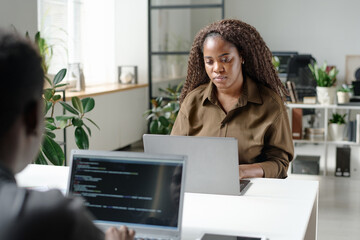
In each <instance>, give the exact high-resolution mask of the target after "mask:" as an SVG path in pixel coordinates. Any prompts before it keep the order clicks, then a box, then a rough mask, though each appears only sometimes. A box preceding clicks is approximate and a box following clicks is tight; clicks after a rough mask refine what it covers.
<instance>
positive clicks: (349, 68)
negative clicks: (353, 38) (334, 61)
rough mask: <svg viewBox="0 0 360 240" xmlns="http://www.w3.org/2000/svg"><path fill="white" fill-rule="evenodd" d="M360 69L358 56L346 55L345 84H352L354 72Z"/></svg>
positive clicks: (359, 56) (359, 57)
mask: <svg viewBox="0 0 360 240" xmlns="http://www.w3.org/2000/svg"><path fill="white" fill-rule="evenodd" d="M359 68H360V55H346V60H345V82H346V83H347V84H352V81H355V80H356V79H355V72H356V70H357V69H359Z"/></svg>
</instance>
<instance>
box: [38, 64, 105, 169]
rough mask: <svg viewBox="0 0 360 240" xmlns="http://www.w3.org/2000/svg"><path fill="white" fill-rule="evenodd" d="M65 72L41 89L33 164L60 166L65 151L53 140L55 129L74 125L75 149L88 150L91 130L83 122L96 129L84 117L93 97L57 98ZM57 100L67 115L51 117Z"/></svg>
mask: <svg viewBox="0 0 360 240" xmlns="http://www.w3.org/2000/svg"><path fill="white" fill-rule="evenodd" d="M65 75H66V69H62V70H60V71H59V72H58V73H57V74H56V75H55V77H54V79H53V80H52V81H50V80H49V82H50V85H51V86H50V87H49V88H46V89H44V94H43V99H44V105H45V110H44V120H45V132H44V135H43V138H44V140H43V143H42V145H41V147H40V152H39V156H38V158H37V159H36V160H35V163H37V164H48V162H50V163H52V164H54V165H60V166H61V165H64V160H65V154H64V151H63V149H62V148H61V146H60V145H61V143H59V142H58V141H56V140H55V138H56V134H55V133H56V130H60V129H64V128H68V127H75V132H74V137H75V143H76V145H77V147H78V148H79V149H88V148H89V136H91V130H90V128H89V126H88V125H87V124H88V123H92V124H93V125H95V126H96V127H97V128H98V129H99V127H98V126H97V125H96V123H95V122H94V121H92V120H91V119H89V118H87V117H85V114H86V113H88V112H90V111H91V110H92V109H93V108H94V106H95V100H94V99H93V98H84V99H81V100H80V99H79V98H78V97H72V98H71V105H70V104H68V103H66V102H63V101H61V95H60V94H58V92H57V89H58V88H60V87H63V86H64V85H66V84H62V83H61V81H62V80H63V79H64V77H65ZM57 103H59V104H60V105H61V106H62V108H64V109H65V110H67V111H68V112H69V113H70V114H71V115H60V116H55V114H54V112H55V105H56V104H57ZM85 129H86V131H87V132H86V131H85ZM88 135H89V136H88Z"/></svg>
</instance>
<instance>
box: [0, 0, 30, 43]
mask: <svg viewBox="0 0 360 240" xmlns="http://www.w3.org/2000/svg"><path fill="white" fill-rule="evenodd" d="M12 25H13V26H14V27H15V28H16V30H17V31H18V32H19V34H21V35H25V33H26V31H28V32H29V34H30V36H34V35H35V33H36V32H37V0H26V1H24V0H0V27H1V28H6V29H9V28H10V29H11V30H12V27H11V26H12Z"/></svg>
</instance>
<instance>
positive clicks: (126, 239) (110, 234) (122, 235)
mask: <svg viewBox="0 0 360 240" xmlns="http://www.w3.org/2000/svg"><path fill="white" fill-rule="evenodd" d="M134 236H135V231H134V230H132V229H128V228H127V227H125V226H121V227H120V228H115V227H111V228H109V229H108V230H106V232H105V240H132V239H134Z"/></svg>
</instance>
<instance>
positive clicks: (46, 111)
mask: <svg viewBox="0 0 360 240" xmlns="http://www.w3.org/2000/svg"><path fill="white" fill-rule="evenodd" d="M44 106H45V111H44V115H46V114H47V113H48V111H49V110H50V108H51V106H52V102H48V101H46V100H45V99H44Z"/></svg>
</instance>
